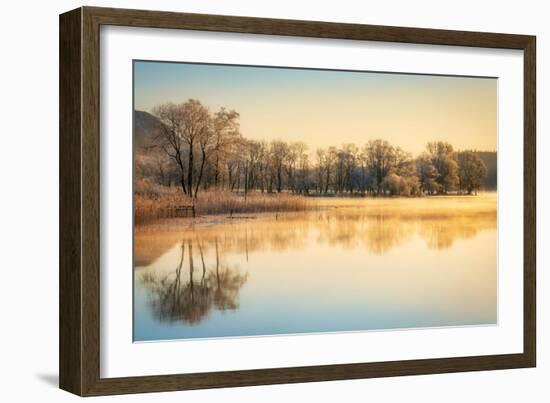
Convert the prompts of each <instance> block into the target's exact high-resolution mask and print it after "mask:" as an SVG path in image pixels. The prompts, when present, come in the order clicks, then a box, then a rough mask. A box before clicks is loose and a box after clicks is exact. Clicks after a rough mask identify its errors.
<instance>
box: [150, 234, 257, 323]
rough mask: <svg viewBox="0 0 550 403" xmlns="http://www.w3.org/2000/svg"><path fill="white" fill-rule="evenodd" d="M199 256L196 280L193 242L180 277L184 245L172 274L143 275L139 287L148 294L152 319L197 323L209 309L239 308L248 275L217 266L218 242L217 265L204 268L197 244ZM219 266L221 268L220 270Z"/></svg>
mask: <svg viewBox="0 0 550 403" xmlns="http://www.w3.org/2000/svg"><path fill="white" fill-rule="evenodd" d="M196 245H197V247H198V250H199V256H200V267H201V269H200V277H199V278H196V274H195V263H194V256H193V242H187V248H188V254H187V255H188V258H187V260H188V267H189V269H188V272H187V276H188V277H187V278H186V279H185V278H184V276H185V273H183V274H182V269H183V267H184V260H185V259H184V258H185V246H186V242H185V241H183V242H181V258H180V260H179V264H178V266H177V267H176V269H175V271H174V272H173V273H169V274H162V273H156V272H150V271H148V272H145V273H143V274H141V276H140V281H141V284H142V285H143V286H144V287H145V288H147V290H148V291H149V298H150V299H149V303H150V306H151V309H152V311H153V312H154V316H155V317H156V318H157V319H158V320H162V321H178V320H181V321H185V322H187V323H189V324H194V323H199V322H200V321H201V320H203V319H204V318H206V317H207V316H208V313H209V312H210V310H211V309H213V308H215V309H218V310H221V311H224V310H232V309H237V308H238V307H239V290H240V288H241V287H242V286H243V284H244V283H245V282H246V280H247V274H246V273H245V274H241V273H240V272H239V271H238V269H235V268H231V267H230V266H229V265H227V264H220V255H219V248H218V242H217V240H216V242H215V248H216V263H215V265H214V267H211V268H207V265H206V263H205V259H204V251H203V246H202V244H201V243H200V242H198V241H197V243H196ZM220 266H221V267H220Z"/></svg>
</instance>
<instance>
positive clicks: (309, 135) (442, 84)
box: [60, 7, 536, 396]
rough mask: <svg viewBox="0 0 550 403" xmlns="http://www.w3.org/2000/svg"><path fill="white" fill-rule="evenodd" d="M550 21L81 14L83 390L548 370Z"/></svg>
mask: <svg viewBox="0 0 550 403" xmlns="http://www.w3.org/2000/svg"><path fill="white" fill-rule="evenodd" d="M535 88H536V86H535V37H534V36H526V35H512V34H499V33H482V32H459V31H446V30H433V29H419V28H401V27H387V26H373V25H354V24H340V23H328V22H313V21H295V20H275V19H262V18H249V17H228V16H216V15H199V14H183V13H169V12H158V11H143V10H140V11H138V10H120V9H107V8H93V7H82V8H79V9H76V10H73V11H69V12H67V13H65V14H62V15H61V16H60V387H61V388H62V389H65V390H67V391H69V392H72V393H75V394H78V395H82V396H91V395H107V394H120V393H137V392H155V391H169V390H185V389H196V388H213V387H229V386H245V385H261V384H275V383H290V382H311V381H325V380H341V379H353V378H369V377H386V376H399V375H415V374H431V373H434V374H435V373H447V372H457V371H480V370H496V369H505V368H524V367H533V366H535V362H536V353H535V339H536V332H535V317H536V315H535V300H536V296H535V237H536V226H535V200H536V189H535V182H536V172H535V166H536V163H535V103H536V102H535Z"/></svg>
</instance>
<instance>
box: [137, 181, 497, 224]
mask: <svg viewBox="0 0 550 403" xmlns="http://www.w3.org/2000/svg"><path fill="white" fill-rule="evenodd" d="M422 200H424V201H423V202H422V203H420V204H419V203H418V201H419V199H418V198H407V197H405V198H403V197H376V198H372V197H366V198H365V197H304V196H299V195H292V194H288V193H272V194H269V193H260V192H252V193H249V194H248V195H247V197H246V198H245V196H244V194H243V193H240V194H237V193H234V192H230V191H211V190H208V191H202V192H199V196H198V199H197V201H196V204H195V213H196V215H198V216H206V215H209V216H215V215H219V216H221V215H233V214H237V215H238V214H244V213H255V214H259V213H270V212H303V211H307V210H316V209H326V208H343V207H357V206H358V204H360V205H361V206H362V207H363V208H366V209H369V210H383V211H384V212H386V213H390V212H392V211H393V210H395V209H397V210H399V211H402V209H403V208H405V209H407V210H410V211H411V212H414V213H418V212H419V211H422V212H423V213H424V214H427V213H430V212H431V213H434V214H437V212H438V211H439V210H443V211H444V212H450V211H453V210H457V211H468V210H472V209H482V210H488V211H489V210H491V211H492V210H494V209H495V206H496V204H495V203H496V193H494V192H488V193H485V192H483V193H480V194H479V196H466V195H446V196H428V197H423V198H422ZM134 203H135V205H134V209H135V210H134V213H135V218H136V220H137V221H141V220H144V219H145V220H148V219H151V218H153V219H154V218H165V217H173V216H174V211H173V208H174V207H175V206H180V205H190V204H191V201H190V200H189V198H187V196H185V195H184V194H183V192H182V191H181V189H180V188H178V187H167V186H161V185H158V184H154V183H150V182H147V181H138V183H137V184H136V189H135V192H134ZM449 209H450V210H449Z"/></svg>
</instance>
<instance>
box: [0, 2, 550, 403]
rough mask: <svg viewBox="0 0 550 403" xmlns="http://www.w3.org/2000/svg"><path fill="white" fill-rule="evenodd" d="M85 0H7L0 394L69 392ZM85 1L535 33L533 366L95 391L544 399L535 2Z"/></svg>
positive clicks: (543, 28)
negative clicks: (75, 84) (70, 23)
mask: <svg viewBox="0 0 550 403" xmlns="http://www.w3.org/2000/svg"><path fill="white" fill-rule="evenodd" d="M80 5H82V3H80V2H79V1H76V0H75V1H72V0H59V1H56V2H46V1H28V0H27V1H24V0H20V1H17V2H16V1H14V0H12V1H11V2H4V4H3V10H2V15H3V18H2V23H1V24H0V29H1V36H0V38H1V39H0V40H1V49H2V53H3V54H2V59H1V60H0V111H1V113H0V116H1V117H2V124H1V125H0V178H1V182H0V189H1V191H0V262H1V267H0V271H1V273H2V277H0V287H1V288H0V299H1V302H0V318H1V322H0V323H1V324H0V327H1V329H2V330H1V331H0V335H1V336H0V371H1V372H0V379H2V383H1V384H2V386H1V387H0V396H1V399H2V400H3V401H6V402H16V401H45V402H68V401H76V400H77V398H76V397H74V396H72V395H70V394H68V393H66V392H63V391H60V390H58V389H57V365H58V349H57V345H58V330H57V327H58V310H57V304H58V297H57V296H58V275H57V269H58V14H59V13H61V12H64V11H67V10H69V9H72V8H75V7H78V6H80ZM87 5H97V6H116V7H124V8H143V9H159V10H170V11H187V12H198V13H214V14H228V15H229V14H230V15H248V16H259V17H273V18H292V19H312V20H324V21H336V22H350V23H367V24H380V25H401V26H415V27H426V28H447V29H459V30H473V31H494V32H509V33H525V34H535V35H537V53H538V60H537V70H538V83H537V91H538V105H537V107H538V117H537V126H538V136H537V137H538V147H537V152H538V157H539V161H538V164H537V165H538V181H537V182H538V196H539V197H538V206H539V209H538V295H539V296H538V334H539V337H538V368H536V369H527V370H508V371H492V372H480V373H461V374H447V375H428V376H413V377H401V378H386V379H371V380H358V381H341V382H323V383H310V384H298V385H278V386H262V387H248V388H235V389H223V390H219V389H218V390H205V391H191V392H177V393H164V394H162V395H161V394H147V395H133V396H117V397H108V398H101V400H102V401H109V402H110V401H116V402H129V401H132V402H135V401H138V402H153V401H158V399H161V398H162V399H164V401H167V402H169V401H174V402H175V401H181V400H182V399H187V400H188V401H193V402H219V401H224V402H226V403H229V402H243V403H245V402H256V401H262V402H281V401H300V400H303V401H313V400H314V401H327V402H329V401H334V400H345V401H366V400H367V399H368V400H370V401H381V400H383V401H387V402H393V401H422V402H440V401H446V402H465V401H499V402H508V401H509V402H516V401H523V400H524V401H530V402H547V401H548V400H549V398H550V390H549V389H548V385H547V384H548V377H549V375H550V371H549V368H550V351H549V349H548V342H547V340H549V336H550V314H549V313H548V307H549V306H550V279H549V277H550V276H549V275H548V272H545V268H548V267H550V266H549V264H550V253H549V252H548V249H546V250H544V249H545V246H546V245H547V244H548V240H549V239H550V233H549V230H548V227H549V226H550V218H549V217H550V214H549V213H548V210H547V209H546V210H543V209H542V208H541V207H542V206H543V205H548V204H549V203H550V190H549V188H548V184H546V186H544V185H543V183H544V182H547V183H548V179H547V172H549V170H550V158H549V157H548V156H549V155H550V140H549V139H548V137H547V136H544V135H543V133H545V132H548V131H549V130H550V115H549V114H548V113H546V112H547V111H548V110H550V87H549V81H548V76H547V75H546V74H545V72H548V71H550V25H549V24H548V15H549V11H548V10H546V9H545V8H546V7H545V6H546V2H543V1H534V0H533V1H532V0H523V1H517V0H516V1H513V2H511V1H502V0H501V1H496V0H491V1H485V2H481V1H479V0H476V1H472V0H461V1H454V2H443V1H436V0H434V1H425V0H416V1H407V0H402V1H391V0H387V1H385V2H380V1H376V2H368V1H355V2H354V1H352V0H338V1H334V0H333V1H330V2H328V1H327V2H321V1H319V0H318V1H315V2H306V1H302V2H299V1H298V0H278V1H270V2H262V1H253V0H251V1H246V0H226V1H223V2H221V1H215V0H179V1H169V0H156V1H153V0H133V1H132V0H121V1H116V2H115V1H110V2H109V1H90V2H88V3H87Z"/></svg>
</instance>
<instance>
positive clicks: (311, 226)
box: [135, 209, 496, 266]
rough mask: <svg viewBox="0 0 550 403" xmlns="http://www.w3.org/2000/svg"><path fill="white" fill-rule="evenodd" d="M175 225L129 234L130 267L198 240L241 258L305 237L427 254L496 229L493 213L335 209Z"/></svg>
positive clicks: (295, 245)
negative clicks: (418, 247)
mask: <svg viewBox="0 0 550 403" xmlns="http://www.w3.org/2000/svg"><path fill="white" fill-rule="evenodd" d="M182 225H183V226H184V229H183V230H182V228H181V226H179V225H178V223H177V221H176V222H174V220H172V222H169V221H159V222H158V223H157V224H156V225H151V226H143V227H138V228H137V229H136V233H135V245H136V246H135V250H136V256H135V259H136V260H135V265H136V266H145V265H148V264H150V263H151V262H153V261H154V260H155V259H157V258H158V257H159V256H160V255H162V254H163V253H164V252H166V251H167V250H168V249H169V248H170V247H172V246H173V245H174V244H175V243H177V242H178V241H180V240H181V239H183V240H184V241H185V242H190V241H191V240H193V239H195V238H196V237H197V233H199V234H200V237H201V239H202V240H203V242H206V243H209V244H211V243H212V242H213V240H214V239H220V240H221V242H223V247H224V250H225V251H227V252H239V253H247V252H253V251H257V250H265V249H269V250H272V251H281V252H282V251H285V250H288V249H301V248H303V247H304V245H305V243H306V239H307V236H308V234H311V233H312V232H315V233H316V234H318V237H317V239H316V241H317V242H318V244H320V245H323V244H326V245H330V246H334V245H340V246H343V247H346V248H349V249H354V248H356V247H358V246H361V247H364V248H365V249H366V250H367V251H368V252H370V253H374V254H383V253H386V252H388V251H390V250H391V249H392V248H395V247H397V246H399V245H401V244H402V243H403V242H406V241H409V240H411V239H412V238H413V237H414V236H416V235H417V236H419V237H420V238H421V239H423V240H424V241H425V242H426V245H427V246H428V247H429V248H431V249H445V248H450V247H452V245H453V243H454V242H455V241H456V240H459V239H469V238H472V237H475V236H476V234H477V233H478V232H479V231H483V230H486V229H490V228H496V211H490V212H460V211H459V212H456V213H455V214H453V215H448V214H447V215H442V214H431V213H430V214H428V213H426V212H425V213H418V212H416V213H414V212H409V213H406V212H404V213H401V214H397V215H396V214H392V213H391V212H382V211H378V212H370V213H369V214H365V213H364V212H361V211H348V210H346V209H342V210H340V209H336V210H334V211H323V212H315V213H301V214H292V213H289V214H287V215H277V216H275V215H266V216H263V217H261V216H260V217H258V218H256V219H254V220H242V221H239V220H234V222H231V223H228V224H227V223H226V224H219V225H210V226H206V227H204V228H202V227H200V226H196V227H189V224H188V223H185V222H183V224H182Z"/></svg>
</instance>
